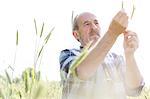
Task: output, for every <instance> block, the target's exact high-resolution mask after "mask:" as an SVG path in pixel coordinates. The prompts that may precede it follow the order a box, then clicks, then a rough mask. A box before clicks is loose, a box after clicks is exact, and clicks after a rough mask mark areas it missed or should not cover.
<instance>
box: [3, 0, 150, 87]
mask: <svg viewBox="0 0 150 99" xmlns="http://www.w3.org/2000/svg"><path fill="white" fill-rule="evenodd" d="M123 2H124V9H125V11H126V12H127V14H128V16H129V17H130V16H131V13H132V7H133V4H134V5H135V8H136V9H135V13H134V16H133V18H132V19H129V26H128V29H129V30H133V31H135V32H136V33H137V34H138V36H139V40H140V46H139V48H138V50H137V51H136V53H135V57H136V60H137V63H138V65H139V69H140V71H141V73H142V75H143V77H144V79H145V81H146V83H147V84H150V78H149V77H148V75H150V73H149V70H150V67H149V66H150V62H149V55H150V52H149V50H150V46H149V44H148V43H149V42H150V39H149V33H150V29H149V22H150V19H149V17H150V15H149V14H148V12H149V11H148V9H150V7H149V2H148V0H123ZM121 4H122V0H0V12H1V14H0V27H1V28H0V46H1V49H0V72H1V73H3V72H4V70H5V69H6V68H8V66H9V65H11V66H13V68H14V71H15V72H14V75H15V76H20V75H21V73H22V71H23V70H24V69H25V68H27V67H32V66H33V64H34V51H35V42H36V35H35V34H36V32H35V28H34V19H36V22H37V27H38V31H40V29H41V26H42V24H43V22H44V24H45V28H44V32H43V33H44V34H43V35H46V34H47V33H48V32H49V31H50V30H51V29H52V27H55V29H54V31H53V32H52V35H51V37H50V40H49V42H48V44H47V45H46V47H45V50H44V53H43V56H42V60H41V66H40V67H39V69H40V70H41V72H42V77H43V78H44V79H49V80H60V77H59V54H60V51H61V50H63V49H66V48H74V47H75V48H78V46H79V43H78V42H77V41H76V40H75V39H74V37H73V36H72V27H71V14H72V11H74V14H75V15H77V14H79V13H81V12H84V11H88V12H92V13H94V14H96V16H98V18H99V20H100V25H101V28H102V31H101V32H102V35H103V34H104V33H105V32H106V31H107V28H108V26H109V23H110V22H111V20H112V18H113V16H114V15H115V14H116V13H117V12H118V11H119V10H121ZM147 11H148V12H147ZM17 30H18V32H19V45H18V47H17V50H16V45H15V43H16V31H17ZM122 40H123V37H122V35H121V36H120V37H119V38H118V39H117V41H116V43H115V45H114V46H113V48H112V49H111V51H113V52H116V53H118V54H123V48H122ZM15 52H16V58H15V59H16V60H15V62H14V57H15Z"/></svg>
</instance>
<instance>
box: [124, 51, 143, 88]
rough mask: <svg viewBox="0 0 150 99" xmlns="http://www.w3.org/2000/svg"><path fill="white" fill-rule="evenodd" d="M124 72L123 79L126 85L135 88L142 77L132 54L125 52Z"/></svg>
mask: <svg viewBox="0 0 150 99" xmlns="http://www.w3.org/2000/svg"><path fill="white" fill-rule="evenodd" d="M125 57H126V65H127V66H126V73H125V81H126V85H127V86H128V87H129V88H131V89H134V88H137V87H139V86H140V84H141V82H142V80H143V78H142V76H141V74H140V71H139V69H138V66H137V63H136V61H135V58H134V55H133V54H130V55H129V54H126V55H125Z"/></svg>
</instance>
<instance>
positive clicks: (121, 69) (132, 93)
mask: <svg viewBox="0 0 150 99" xmlns="http://www.w3.org/2000/svg"><path fill="white" fill-rule="evenodd" d="M116 63H117V66H118V69H119V72H120V75H121V76H122V80H123V82H124V85H125V90H126V93H127V95H128V96H139V95H140V93H141V91H142V89H143V87H144V85H145V82H144V80H143V79H142V81H141V83H140V85H139V86H138V87H137V88H134V89H131V88H129V87H128V86H127V85H126V84H125V72H126V64H125V61H124V58H123V56H117V57H116Z"/></svg>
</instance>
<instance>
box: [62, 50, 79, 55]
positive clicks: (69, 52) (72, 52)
mask: <svg viewBox="0 0 150 99" xmlns="http://www.w3.org/2000/svg"><path fill="white" fill-rule="evenodd" d="M80 52H81V51H80V50H79V49H76V48H72V49H64V50H62V51H61V53H60V56H64V55H70V56H72V55H75V56H77V55H79V54H80Z"/></svg>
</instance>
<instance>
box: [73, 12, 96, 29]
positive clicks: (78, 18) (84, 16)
mask: <svg viewBox="0 0 150 99" xmlns="http://www.w3.org/2000/svg"><path fill="white" fill-rule="evenodd" d="M89 16H92V17H95V18H96V16H95V15H94V14H92V13H90V12H83V13H81V14H79V15H77V16H76V17H75V18H74V20H73V31H75V30H78V29H79V26H78V24H79V23H80V22H81V21H82V20H87V18H88V17H89Z"/></svg>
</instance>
